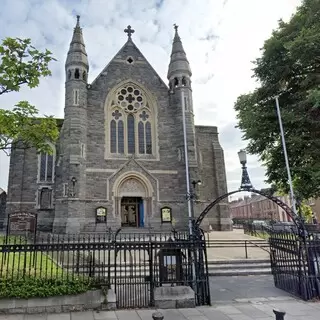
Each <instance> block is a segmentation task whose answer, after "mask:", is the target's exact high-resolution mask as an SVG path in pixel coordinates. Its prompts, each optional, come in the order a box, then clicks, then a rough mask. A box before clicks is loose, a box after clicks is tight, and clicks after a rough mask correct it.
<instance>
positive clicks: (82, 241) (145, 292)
mask: <svg viewBox="0 0 320 320" xmlns="http://www.w3.org/2000/svg"><path fill="white" fill-rule="evenodd" d="M119 231H120V230H118V232H116V233H113V232H111V231H109V232H107V233H104V234H80V235H52V234H49V235H48V234H46V235H40V234H38V235H37V237H36V239H33V240H30V239H26V238H24V237H20V238H18V237H15V238H10V237H8V238H5V240H4V242H3V243H0V278H1V277H2V276H4V277H11V278H12V277H14V278H19V279H20V280H21V281H23V279H25V278H28V277H34V276H35V275H36V276H37V277H40V278H42V279H44V280H49V279H50V281H51V280H52V279H58V280H59V279H64V280H65V281H66V283H68V281H78V280H81V281H84V282H85V283H87V282H88V281H90V282H92V283H94V284H95V286H96V285H98V286H99V287H102V286H103V287H105V288H106V287H107V286H108V287H109V288H111V289H113V290H114V291H115V293H116V298H117V307H118V308H146V307H152V306H154V290H155V289H156V288H157V287H161V286H176V285H184V286H191V287H192V288H193V290H194V291H195V298H196V304H197V305H208V304H210V291H209V278H208V265H207V255H206V246H205V239H204V236H203V234H200V233H199V236H197V237H190V236H189V233H188V232H180V233H177V232H172V233H167V234H164V233H142V234H125V233H120V232H119ZM12 257H15V258H14V259H13V258H12ZM13 263H14V266H13Z"/></svg>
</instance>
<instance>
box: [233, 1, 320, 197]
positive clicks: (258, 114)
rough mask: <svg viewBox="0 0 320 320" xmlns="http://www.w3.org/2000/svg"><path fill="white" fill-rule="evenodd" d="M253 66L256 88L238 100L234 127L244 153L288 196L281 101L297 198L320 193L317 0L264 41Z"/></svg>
mask: <svg viewBox="0 0 320 320" xmlns="http://www.w3.org/2000/svg"><path fill="white" fill-rule="evenodd" d="M261 50H262V56H261V57H260V58H258V59H256V61H255V62H254V69H253V71H254V77H255V78H256V79H257V80H258V82H259V87H258V88H257V89H256V90H255V91H254V92H252V93H249V94H244V95H241V96H240V97H238V99H237V101H236V103H235V110H236V112H237V119H238V127H239V128H240V129H241V131H242V132H243V139H245V140H248V141H249V143H248V147H247V151H248V152H249V153H251V154H255V155H258V156H259V158H260V160H261V161H262V162H263V164H264V165H265V166H266V169H267V172H266V176H267V182H268V183H273V184H275V185H276V186H277V188H278V189H279V190H283V191H285V192H289V185H288V177H287V171H286V167H285V161H284V154H283V149H282V148H283V147H282V143H281V137H280V129H279V123H278V118H277V114H276V107H275V96H278V97H279V102H280V108H281V115H282V122H283V126H284V131H285V137H286V145H287V152H288V157H289V162H290V168H291V174H292V177H293V184H294V189H295V193H296V195H298V197H299V198H300V199H307V198H310V197H317V196H319V195H320V122H319V120H320V89H319V88H320V86H319V84H320V1H319V0H305V1H304V2H303V4H302V5H301V6H300V7H299V8H298V9H297V12H296V13H295V14H294V15H293V16H292V18H291V20H290V21H289V22H288V23H285V22H283V21H280V22H279V26H278V29H277V30H275V31H273V33H272V36H271V37H270V38H269V39H268V40H266V41H265V43H264V46H263V48H262V49H261Z"/></svg>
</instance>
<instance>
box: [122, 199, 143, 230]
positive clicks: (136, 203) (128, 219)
mask: <svg viewBox="0 0 320 320" xmlns="http://www.w3.org/2000/svg"><path fill="white" fill-rule="evenodd" d="M143 211H144V210H143V200H142V198H141V197H122V199H121V227H134V228H139V227H144V212H143Z"/></svg>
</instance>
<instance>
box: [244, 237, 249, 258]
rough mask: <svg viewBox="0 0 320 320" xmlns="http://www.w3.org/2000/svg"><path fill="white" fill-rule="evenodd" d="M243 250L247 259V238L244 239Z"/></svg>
mask: <svg viewBox="0 0 320 320" xmlns="http://www.w3.org/2000/svg"><path fill="white" fill-rule="evenodd" d="M244 250H245V253H246V259H248V247H247V240H244Z"/></svg>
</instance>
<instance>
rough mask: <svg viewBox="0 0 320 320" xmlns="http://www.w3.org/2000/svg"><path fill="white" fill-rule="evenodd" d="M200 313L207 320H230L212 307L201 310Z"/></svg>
mask: <svg viewBox="0 0 320 320" xmlns="http://www.w3.org/2000/svg"><path fill="white" fill-rule="evenodd" d="M200 311H201V312H202V313H203V315H204V316H205V317H206V318H208V320H230V318H229V316H227V315H226V314H225V313H222V312H221V311H219V310H217V309H216V308H214V307H211V308H210V307H209V308H201V310H200Z"/></svg>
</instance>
